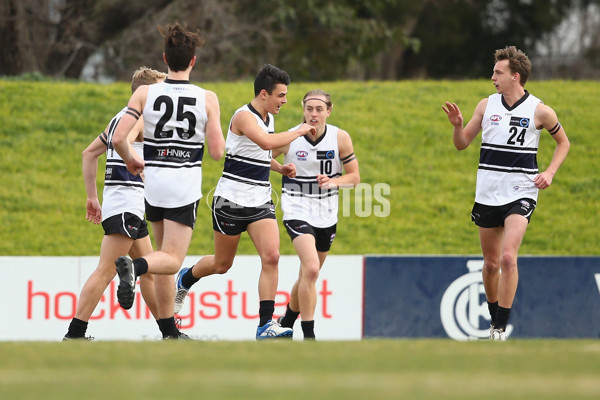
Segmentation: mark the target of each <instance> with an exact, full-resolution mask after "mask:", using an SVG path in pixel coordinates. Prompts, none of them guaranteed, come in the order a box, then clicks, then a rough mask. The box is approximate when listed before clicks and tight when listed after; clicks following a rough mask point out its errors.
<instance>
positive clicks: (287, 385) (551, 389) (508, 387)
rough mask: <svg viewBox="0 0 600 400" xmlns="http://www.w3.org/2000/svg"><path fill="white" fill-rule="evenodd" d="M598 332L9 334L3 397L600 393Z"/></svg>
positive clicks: (0, 377) (0, 368) (0, 355)
mask: <svg viewBox="0 0 600 400" xmlns="http://www.w3.org/2000/svg"><path fill="white" fill-rule="evenodd" d="M599 376H600V343H598V341H593V340H565V341H556V340H514V341H508V342H505V343H498V342H487V341H479V342H456V341H452V340H363V341H356V342H354V341H352V342H289V341H279V342H272V343H256V342H248V341H245V342H200V341H194V342H91V343H88V342H85V343H82V342H69V343H62V342H61V343H37V342H36V343H0V388H1V389H0V391H1V394H0V397H1V398H2V399H61V400H68V399H86V400H90V399H185V398H197V399H264V398H270V397H274V398H279V399H328V400H338V399H339V400H342V399H343V400H347V399H365V400H369V399H512V400H516V399H526V400H532V399H545V400H549V399H561V400H562V399H569V400H572V399H598V398H599V397H600V379H598V377H599Z"/></svg>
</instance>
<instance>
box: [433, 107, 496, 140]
mask: <svg viewBox="0 0 600 400" xmlns="http://www.w3.org/2000/svg"><path fill="white" fill-rule="evenodd" d="M486 106H487V98H485V99H483V100H481V101H480V102H479V104H477V107H476V108H475V111H474V112H473V117H472V118H471V120H470V121H469V122H468V123H467V125H466V126H465V127H463V123H464V118H463V116H462V113H461V112H460V108H459V107H458V106H457V105H456V104H455V103H450V102H446V106H445V107H444V106H442V109H443V110H444V112H445V113H446V116H447V117H448V121H450V123H451V124H452V126H453V130H452V140H453V142H454V147H456V149H457V150H464V149H466V148H467V147H469V145H470V144H471V142H472V141H473V139H475V136H477V134H479V132H480V131H481V122H482V121H483V114H484V112H485V108H486Z"/></svg>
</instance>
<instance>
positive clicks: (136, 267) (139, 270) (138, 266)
mask: <svg viewBox="0 0 600 400" xmlns="http://www.w3.org/2000/svg"><path fill="white" fill-rule="evenodd" d="M133 271H134V272H135V276H140V275H144V274H145V273H146V272H148V261H146V259H145V258H136V259H135V260H133Z"/></svg>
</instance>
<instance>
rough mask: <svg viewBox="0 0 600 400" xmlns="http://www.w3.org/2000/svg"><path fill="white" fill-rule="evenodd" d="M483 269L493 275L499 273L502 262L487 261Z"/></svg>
mask: <svg viewBox="0 0 600 400" xmlns="http://www.w3.org/2000/svg"><path fill="white" fill-rule="evenodd" d="M483 268H484V269H486V270H487V271H488V272H491V273H495V272H498V271H500V260H485V262H484V263H483Z"/></svg>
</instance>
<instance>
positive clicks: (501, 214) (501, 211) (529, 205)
mask: <svg viewBox="0 0 600 400" xmlns="http://www.w3.org/2000/svg"><path fill="white" fill-rule="evenodd" d="M535 205H536V202H535V200H532V199H519V200H515V201H513V202H512V203H508V204H505V205H502V206H487V205H485V204H480V203H475V205H474V206H473V210H472V211H471V220H472V221H473V222H475V225H477V226H480V227H482V228H498V227H501V226H504V220H506V218H507V217H508V216H509V215H511V214H519V215H522V216H524V217H525V218H527V221H528V222H529V221H530V220H531V214H533V211H534V210H535Z"/></svg>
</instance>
